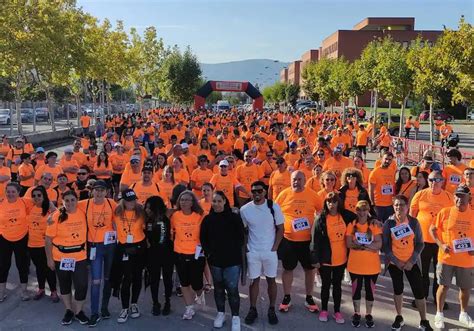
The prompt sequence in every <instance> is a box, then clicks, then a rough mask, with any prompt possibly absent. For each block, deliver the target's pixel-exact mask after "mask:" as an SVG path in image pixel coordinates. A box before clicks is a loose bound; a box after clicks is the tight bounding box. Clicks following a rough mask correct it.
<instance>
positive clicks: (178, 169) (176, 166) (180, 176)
mask: <svg viewBox="0 0 474 331" xmlns="http://www.w3.org/2000/svg"><path fill="white" fill-rule="evenodd" d="M173 170H174V180H175V181H176V182H177V183H179V184H183V185H186V186H187V185H188V184H189V172H188V170H186V167H185V166H184V162H183V159H182V158H180V157H175V158H174V159H173Z"/></svg>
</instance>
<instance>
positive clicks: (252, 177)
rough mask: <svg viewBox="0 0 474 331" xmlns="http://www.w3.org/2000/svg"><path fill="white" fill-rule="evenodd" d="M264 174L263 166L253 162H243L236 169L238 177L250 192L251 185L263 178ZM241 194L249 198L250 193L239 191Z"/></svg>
mask: <svg viewBox="0 0 474 331" xmlns="http://www.w3.org/2000/svg"><path fill="white" fill-rule="evenodd" d="M263 176H264V175H263V170H262V168H260V167H259V166H258V165H256V164H253V163H252V164H251V165H250V166H248V165H247V164H242V165H240V166H238V167H237V169H236V170H235V177H236V179H237V180H238V181H239V183H241V184H242V185H243V186H244V187H245V189H246V190H247V191H248V192H250V186H251V185H252V183H253V182H255V181H257V180H260V179H261V178H263ZM239 196H240V197H242V198H249V196H248V195H246V194H244V193H242V192H239Z"/></svg>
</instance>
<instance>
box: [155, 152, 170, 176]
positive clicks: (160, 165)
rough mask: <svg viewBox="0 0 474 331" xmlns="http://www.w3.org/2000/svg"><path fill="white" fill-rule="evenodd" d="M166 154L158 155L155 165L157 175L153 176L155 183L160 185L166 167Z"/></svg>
mask: <svg viewBox="0 0 474 331" xmlns="http://www.w3.org/2000/svg"><path fill="white" fill-rule="evenodd" d="M166 158H167V157H166V154H165V153H158V154H157V155H156V161H155V164H154V168H155V174H154V175H153V181H154V182H155V183H158V182H159V181H160V180H161V178H163V171H164V169H165V167H166Z"/></svg>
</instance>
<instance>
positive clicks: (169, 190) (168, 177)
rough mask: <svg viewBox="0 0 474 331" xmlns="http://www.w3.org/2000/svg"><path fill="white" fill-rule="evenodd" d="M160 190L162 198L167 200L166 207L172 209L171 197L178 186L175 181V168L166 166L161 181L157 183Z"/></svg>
mask: <svg viewBox="0 0 474 331" xmlns="http://www.w3.org/2000/svg"><path fill="white" fill-rule="evenodd" d="M157 184H158V187H159V188H160V192H161V197H162V198H163V199H164V200H165V203H166V206H167V207H168V208H171V197H172V194H173V188H174V187H175V186H176V182H175V180H174V170H173V167H170V166H168V165H167V166H165V168H164V169H163V175H162V177H161V180H160V181H159V182H158V183H157Z"/></svg>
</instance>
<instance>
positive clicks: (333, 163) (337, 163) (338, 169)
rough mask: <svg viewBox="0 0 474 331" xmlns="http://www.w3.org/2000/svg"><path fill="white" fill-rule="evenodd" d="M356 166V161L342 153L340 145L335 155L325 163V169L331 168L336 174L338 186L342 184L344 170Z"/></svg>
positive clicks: (335, 150)
mask: <svg viewBox="0 0 474 331" xmlns="http://www.w3.org/2000/svg"><path fill="white" fill-rule="evenodd" d="M353 166H354V161H352V160H351V159H350V158H348V157H345V156H343V155H342V150H341V149H340V148H338V147H336V148H335V149H334V156H332V157H330V158H328V159H327V160H326V161H325V162H324V165H323V171H327V170H331V171H333V172H334V173H335V174H336V179H337V182H336V188H339V187H340V186H341V174H342V172H343V171H344V170H345V169H347V168H351V167H353Z"/></svg>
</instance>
